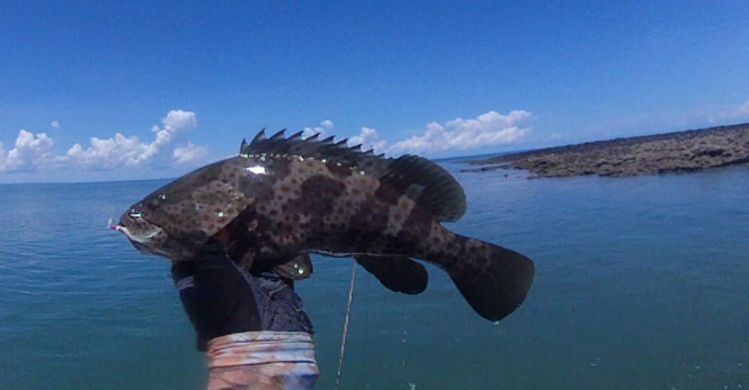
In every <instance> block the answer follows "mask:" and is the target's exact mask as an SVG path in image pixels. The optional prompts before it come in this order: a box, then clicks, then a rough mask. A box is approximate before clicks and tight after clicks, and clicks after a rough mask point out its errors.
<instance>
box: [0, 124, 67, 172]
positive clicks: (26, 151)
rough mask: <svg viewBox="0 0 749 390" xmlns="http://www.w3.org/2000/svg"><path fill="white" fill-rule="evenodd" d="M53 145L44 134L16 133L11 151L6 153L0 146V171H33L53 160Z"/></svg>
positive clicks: (22, 131) (23, 131) (24, 131)
mask: <svg viewBox="0 0 749 390" xmlns="http://www.w3.org/2000/svg"><path fill="white" fill-rule="evenodd" d="M54 145H55V143H54V142H53V141H52V138H50V137H49V136H47V134H46V133H38V134H33V133H31V132H29V131H26V130H21V131H19V132H18V137H16V143H15V146H14V147H13V149H11V150H9V151H8V152H7V153H6V152H5V149H4V147H3V145H2V144H0V171H4V172H24V171H34V170H36V169H37V167H38V166H39V165H43V164H44V163H47V162H49V163H51V162H53V161H54V160H55V158H54V155H53V154H52V148H53V147H54Z"/></svg>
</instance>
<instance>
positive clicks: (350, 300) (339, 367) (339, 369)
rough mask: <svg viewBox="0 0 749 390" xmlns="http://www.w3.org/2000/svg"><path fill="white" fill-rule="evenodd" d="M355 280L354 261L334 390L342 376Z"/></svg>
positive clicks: (337, 387)
mask: <svg viewBox="0 0 749 390" xmlns="http://www.w3.org/2000/svg"><path fill="white" fill-rule="evenodd" d="M355 280H356V261H354V262H353V265H352V266H351V283H350V284H349V287H348V303H347V304H346V317H345V318H344V320H343V335H342V336H341V350H340V353H339V355H338V372H336V375H335V388H336V390H337V389H339V388H340V387H341V376H343V355H344V354H345V353H346V338H347V337H348V324H349V320H350V319H351V303H352V302H353V301H354V281H355Z"/></svg>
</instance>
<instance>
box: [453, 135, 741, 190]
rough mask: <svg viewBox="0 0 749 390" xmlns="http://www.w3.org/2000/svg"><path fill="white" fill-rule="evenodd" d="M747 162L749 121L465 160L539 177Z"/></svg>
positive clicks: (684, 169) (631, 173)
mask: <svg viewBox="0 0 749 390" xmlns="http://www.w3.org/2000/svg"><path fill="white" fill-rule="evenodd" d="M747 162H749V123H746V124H739V125H732V126H719V127H712V128H708V129H698V130H687V131H682V132H676V133H664V134H655V135H647V136H639V137H630V138H619V139H614V140H608V141H597V142H586V143H582V144H578V145H568V146H560V147H554V148H547V149H539V150H532V151H527V152H521V153H513V154H506V155H502V156H498V157H493V158H489V159H482V160H473V161H468V163H469V164H472V165H484V166H487V165H488V166H487V167H481V168H466V169H463V171H485V170H494V169H499V168H507V167H510V168H516V169H525V170H528V171H530V172H531V173H533V174H534V175H536V176H539V177H566V176H582V175H599V176H611V177H626V176H634V175H641V174H663V173H671V172H694V171H699V170H702V169H708V168H715V167H723V166H728V165H734V164H743V163H747Z"/></svg>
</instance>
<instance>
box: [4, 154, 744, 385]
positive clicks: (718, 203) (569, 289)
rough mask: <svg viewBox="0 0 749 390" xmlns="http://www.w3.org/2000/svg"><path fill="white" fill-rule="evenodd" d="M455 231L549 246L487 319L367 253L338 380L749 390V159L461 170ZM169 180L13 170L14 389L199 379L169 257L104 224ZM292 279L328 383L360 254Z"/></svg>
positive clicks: (439, 275)
mask: <svg viewBox="0 0 749 390" xmlns="http://www.w3.org/2000/svg"><path fill="white" fill-rule="evenodd" d="M443 164H444V166H445V167H446V168H448V169H449V170H450V171H452V172H453V173H454V174H455V175H456V176H457V178H458V180H459V181H460V182H461V184H462V185H463V186H464V188H465V191H466V194H467V198H468V210H467V213H466V215H465V217H463V219H461V220H460V221H459V222H457V223H453V224H448V226H449V228H450V229H452V230H453V231H455V232H458V233H461V234H464V235H468V236H472V237H476V238H480V239H483V240H486V241H490V242H493V243H496V244H500V245H502V246H506V247H508V248H512V249H515V250H517V251H519V252H521V253H524V254H525V255H527V256H528V257H530V258H532V259H533V260H534V261H535V262H536V269H537V274H536V280H535V283H534V285H533V287H532V289H531V291H530V294H529V296H528V299H527V301H526V302H525V303H524V304H523V305H522V306H521V307H520V308H519V309H518V310H517V311H516V312H515V313H513V314H512V315H510V316H509V317H507V318H506V319H504V320H502V321H500V322H498V323H496V324H493V323H492V322H489V321H487V320H485V319H483V318H481V317H479V316H478V315H477V314H476V313H474V312H473V311H472V310H471V308H470V307H469V306H468V304H467V303H466V302H465V301H464V300H463V298H462V297H461V296H460V294H459V293H458V291H457V289H456V288H455V287H454V286H453V284H452V282H451V281H450V280H449V278H448V277H447V276H446V275H445V274H444V273H443V272H441V271H440V270H439V269H436V268H434V267H431V266H428V269H429V272H430V282H429V287H428V289H427V291H425V292H424V293H422V294H421V295H418V296H406V295H402V294H398V293H394V292H391V291H388V290H386V289H385V288H384V287H382V286H381V285H379V283H378V282H377V281H376V280H375V279H374V278H373V277H372V276H371V275H369V274H368V273H367V272H366V271H364V270H363V269H361V268H360V269H359V271H358V273H357V284H356V289H355V293H354V300H353V307H352V317H351V324H350V330H349V342H348V346H347V349H346V356H345V360H344V367H343V378H342V386H343V388H349V389H359V388H373V389H414V388H416V389H451V388H455V389H457V388H465V389H468V388H476V389H480V388H534V389H535V388H666V389H671V388H676V389H683V388H732V389H733V388H747V389H749V167H746V166H743V167H735V168H726V169H718V170H712V171H706V172H700V173H692V174H685V175H664V176H643V177H634V178H599V177H578V178H565V179H535V180H528V179H527V178H526V176H525V175H524V174H523V173H522V172H519V171H511V172H506V171H492V172H460V169H461V168H462V167H464V166H463V165H462V164H461V163H459V162H445V163H443ZM165 182H166V181H143V182H115V183H93V184H50V185H46V184H25V185H2V186H0V388H2V389H12V388H19V389H28V388H56V389H57V388H100V389H133V388H186V389H191V388H192V389H200V388H202V387H203V386H204V384H205V381H206V369H205V359H204V357H203V355H202V354H200V353H198V352H196V350H195V339H194V333H193V330H192V328H191V326H190V324H189V322H188V320H187V318H186V316H185V314H184V313H183V311H182V307H181V304H180V303H179V299H178V295H177V293H176V291H175V289H174V287H173V285H172V282H171V279H170V277H169V267H168V264H167V262H166V261H164V260H162V259H161V258H157V257H154V256H147V255H143V254H141V253H139V252H137V251H136V250H135V249H134V248H133V247H132V246H131V245H130V244H129V243H128V242H127V240H126V239H125V238H124V237H123V236H121V235H120V234H116V233H114V232H112V231H109V230H107V226H106V222H107V219H108V218H109V217H115V218H117V217H118V216H119V215H120V213H121V212H122V211H123V210H124V209H125V208H126V207H127V206H128V205H130V204H131V203H133V202H134V201H136V200H138V199H140V198H141V197H143V196H144V195H146V194H147V193H149V192H150V191H152V190H154V189H155V188H157V187H158V186H160V185H162V184H164V183H165ZM313 261H314V263H315V273H314V275H313V277H312V278H311V279H309V280H307V281H303V282H300V283H298V285H297V286H298V292H299V294H300V295H301V296H302V298H303V300H304V302H305V305H306V308H307V310H308V312H309V314H310V317H311V318H312V320H313V322H314V325H315V328H316V333H315V340H316V342H317V357H318V361H319V365H320V369H321V377H320V380H319V382H318V384H319V388H331V387H332V386H333V384H334V383H335V372H336V368H337V362H338V350H339V343H340V338H341V332H342V327H343V317H344V313H345V311H346V300H347V291H348V285H349V280H350V274H351V265H352V262H351V261H350V260H348V259H330V258H325V257H315V258H314V259H313Z"/></svg>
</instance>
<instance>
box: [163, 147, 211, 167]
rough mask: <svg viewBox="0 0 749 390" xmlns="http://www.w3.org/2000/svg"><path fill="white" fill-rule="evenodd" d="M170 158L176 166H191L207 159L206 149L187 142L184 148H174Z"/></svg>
mask: <svg viewBox="0 0 749 390" xmlns="http://www.w3.org/2000/svg"><path fill="white" fill-rule="evenodd" d="M172 156H173V157H174V161H175V162H176V163H178V164H192V163H196V162H200V161H202V160H204V159H205V158H206V157H208V148H206V147H204V146H197V145H194V144H192V143H191V142H188V143H187V145H186V146H184V147H179V148H174V152H172Z"/></svg>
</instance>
